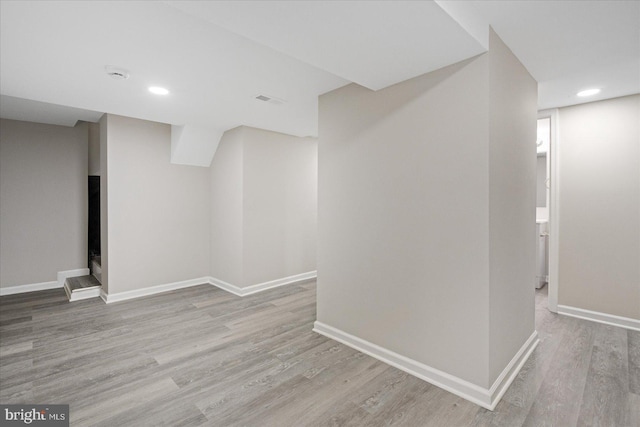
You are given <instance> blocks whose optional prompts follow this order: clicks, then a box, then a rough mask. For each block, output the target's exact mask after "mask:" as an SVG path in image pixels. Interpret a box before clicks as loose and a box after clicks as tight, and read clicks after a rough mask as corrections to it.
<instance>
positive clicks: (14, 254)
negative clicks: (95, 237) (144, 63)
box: [0, 119, 88, 287]
mask: <svg viewBox="0 0 640 427" xmlns="http://www.w3.org/2000/svg"><path fill="white" fill-rule="evenodd" d="M87 134H88V131H87V125H86V123H81V124H78V125H77V126H75V127H73V128H70V127H65V126H55V125H45V124H36V123H28V122H20V121H13V120H4V119H3V120H1V121H0V286H2V287H8V286H15V285H25V284H33V283H42V282H51V281H55V280H56V279H57V273H58V272H59V271H65V270H74V269H78V268H86V267H87V156H88V155H87V144H88V143H87Z"/></svg>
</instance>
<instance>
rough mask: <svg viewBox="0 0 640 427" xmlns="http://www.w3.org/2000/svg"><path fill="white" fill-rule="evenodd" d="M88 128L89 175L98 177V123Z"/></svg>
mask: <svg viewBox="0 0 640 427" xmlns="http://www.w3.org/2000/svg"><path fill="white" fill-rule="evenodd" d="M88 126H89V175H94V176H100V123H88Z"/></svg>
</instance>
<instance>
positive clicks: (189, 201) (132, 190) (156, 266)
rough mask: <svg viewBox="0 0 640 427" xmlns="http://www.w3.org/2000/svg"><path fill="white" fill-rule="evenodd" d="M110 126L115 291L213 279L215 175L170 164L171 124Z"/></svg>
mask: <svg viewBox="0 0 640 427" xmlns="http://www.w3.org/2000/svg"><path fill="white" fill-rule="evenodd" d="M106 124H107V135H106V136H107V156H108V159H107V160H108V162H107V180H108V188H107V191H108V196H107V205H108V206H107V209H108V270H109V272H108V274H109V277H108V289H109V293H118V292H124V291H131V290H136V289H141V288H145V287H149V286H155V285H161V284H166V283H173V282H179V281H184V280H190V279H195V278H199V277H204V276H208V275H209V235H210V206H209V203H208V200H209V197H208V195H209V193H210V186H209V170H208V169H207V168H202V167H196V166H182V165H173V164H171V163H169V158H170V150H171V133H170V126H169V125H166V124H161V123H155V122H149V121H143V120H138V119H132V118H127V117H122V116H116V115H109V116H108V119H107V121H106ZM103 172H104V171H103ZM103 176H104V175H103ZM101 181H102V179H101Z"/></svg>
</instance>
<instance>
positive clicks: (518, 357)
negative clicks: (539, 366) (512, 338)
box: [487, 331, 540, 411]
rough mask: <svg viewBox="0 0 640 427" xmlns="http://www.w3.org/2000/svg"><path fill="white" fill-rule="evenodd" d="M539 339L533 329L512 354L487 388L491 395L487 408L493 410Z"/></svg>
mask: <svg viewBox="0 0 640 427" xmlns="http://www.w3.org/2000/svg"><path fill="white" fill-rule="evenodd" d="M539 343H540V340H539V339H538V331H533V333H532V334H531V336H529V338H528V339H527V340H526V341H525V343H524V344H522V347H520V350H518V352H517V353H516V354H515V356H513V359H511V361H510V362H509V363H508V364H507V366H506V367H505V368H504V369H503V370H502V372H501V373H500V375H498V378H496V380H495V381H494V382H493V385H492V386H491V388H490V389H489V395H490V396H491V402H492V403H491V407H488V408H487V409H489V410H491V411H493V410H494V409H495V407H496V405H497V404H498V403H499V402H500V399H502V396H503V395H504V394H505V392H506V391H507V389H508V388H509V386H510V385H511V383H512V382H513V380H515V379H516V377H517V376H518V373H519V372H520V369H522V366H523V365H524V364H525V362H526V361H527V359H529V356H531V353H533V350H535V348H536V347H537V346H538V344H539Z"/></svg>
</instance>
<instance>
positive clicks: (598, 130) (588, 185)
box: [558, 95, 640, 319]
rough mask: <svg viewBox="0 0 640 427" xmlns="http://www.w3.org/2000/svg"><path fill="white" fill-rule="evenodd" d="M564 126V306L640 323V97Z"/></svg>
mask: <svg viewBox="0 0 640 427" xmlns="http://www.w3.org/2000/svg"><path fill="white" fill-rule="evenodd" d="M559 123H560V124H559V129H560V135H559V145H558V147H559V162H560V167H559V175H560V176H559V186H560V190H559V206H560V213H559V228H560V235H559V240H560V241H559V260H558V266H559V286H558V304H561V305H567V306H571V307H577V308H581V309H585V310H591V311H596V312H601V313H606V314H611V315H615V316H622V317H628V318H632V319H640V95H633V96H627V97H622V98H616V99H611V100H607V101H599V102H593V103H589V104H582V105H577V106H573V107H567V108H562V109H560V110H559Z"/></svg>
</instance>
